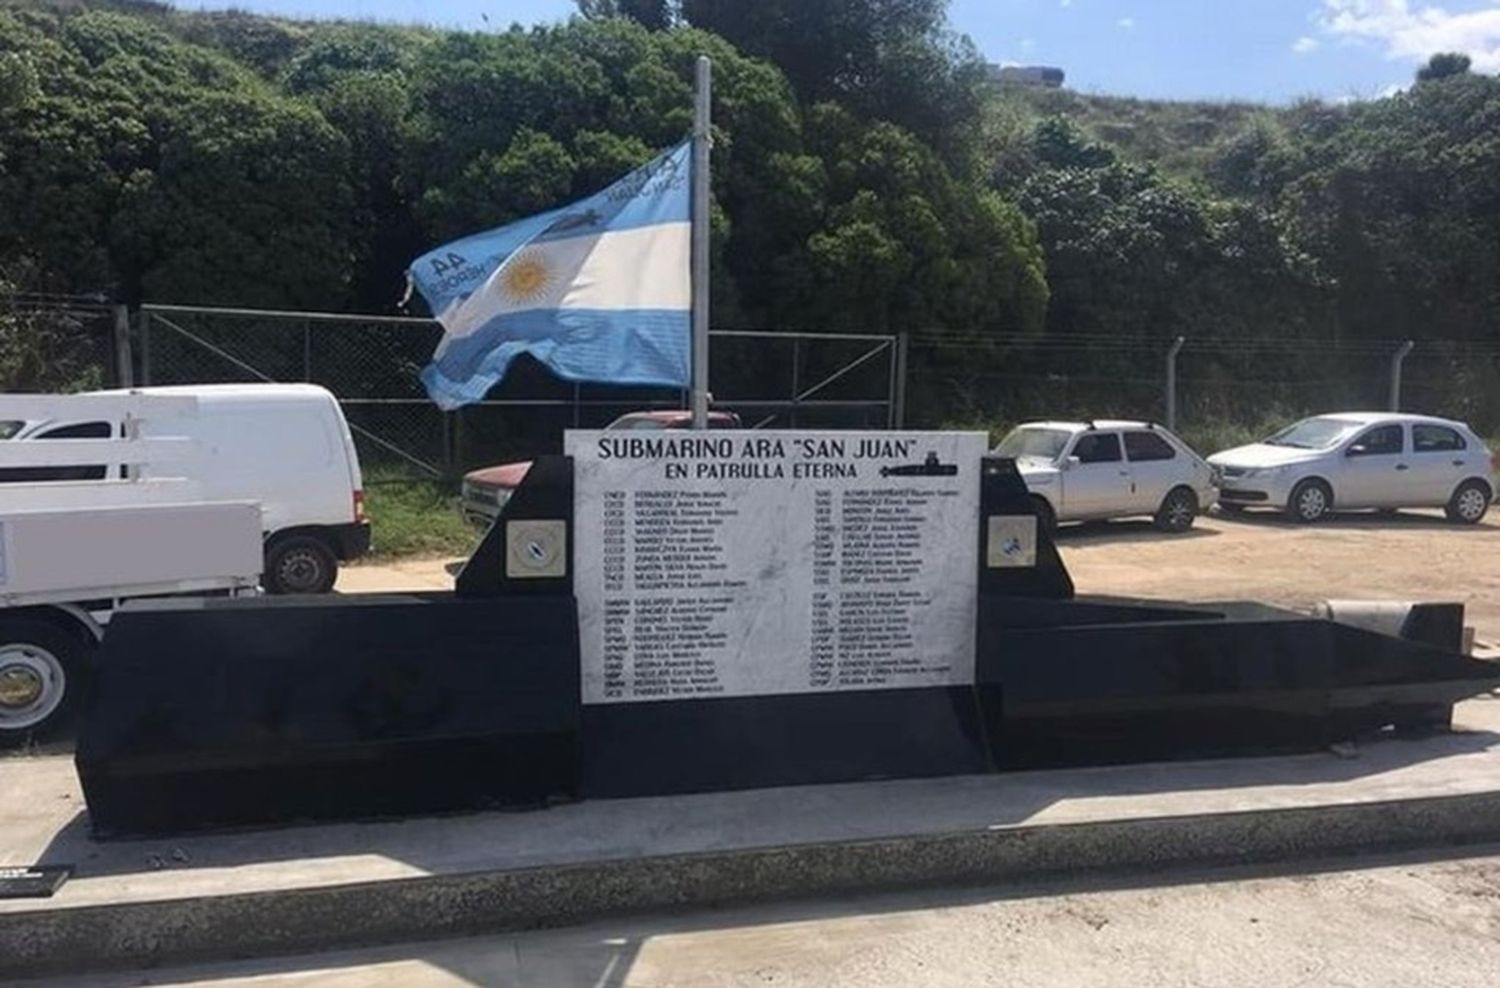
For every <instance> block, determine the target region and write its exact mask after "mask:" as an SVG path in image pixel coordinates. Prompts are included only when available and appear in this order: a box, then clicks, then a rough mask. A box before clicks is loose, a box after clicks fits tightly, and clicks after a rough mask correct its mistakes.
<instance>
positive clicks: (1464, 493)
mask: <svg viewBox="0 0 1500 988" xmlns="http://www.w3.org/2000/svg"><path fill="white" fill-rule="evenodd" d="M1208 462H1209V463H1210V464H1212V465H1213V467H1214V469H1215V471H1216V473H1217V476H1218V481H1219V507H1220V509H1221V510H1224V511H1228V512H1234V511H1240V510H1243V509H1244V508H1251V507H1262V508H1275V509H1277V510H1280V511H1284V512H1285V513H1286V514H1287V516H1288V517H1290V518H1292V519H1293V520H1295V521H1300V522H1314V521H1318V520H1319V519H1320V518H1323V517H1324V516H1326V515H1327V514H1328V513H1329V512H1331V511H1335V510H1340V511H1342V510H1345V509H1350V510H1358V509H1376V510H1394V509H1396V508H1444V509H1446V511H1447V513H1448V517H1449V518H1450V519H1451V520H1453V521H1455V522H1460V523H1463V524H1467V525H1474V524H1477V523H1478V522H1479V521H1480V519H1482V518H1483V517H1484V516H1485V513H1486V512H1487V511H1489V508H1490V502H1491V501H1492V500H1493V499H1494V496H1495V460H1494V457H1493V456H1492V454H1491V453H1490V450H1489V448H1488V447H1487V446H1485V444H1484V441H1483V440H1481V439H1480V438H1479V437H1478V436H1477V435H1475V434H1474V431H1473V430H1472V429H1470V428H1469V427H1468V426H1467V425H1465V424H1464V423H1462V422H1454V421H1452V420H1451V419H1440V418H1433V417H1431V416H1428V415H1403V414H1400V413H1396V412H1347V413H1340V414H1337V415H1319V416H1317V417H1316V418H1310V419H1303V420H1302V421H1300V422H1298V423H1296V424H1295V425H1292V426H1289V427H1287V428H1286V429H1283V430H1282V431H1280V432H1278V433H1276V435H1274V436H1271V437H1270V438H1269V439H1266V440H1265V441H1263V442H1258V443H1251V444H1250V445H1249V446H1239V447H1236V448H1234V449H1226V450H1225V451H1224V452H1222V453H1215V454H1214V455H1213V456H1210V457H1209V458H1208Z"/></svg>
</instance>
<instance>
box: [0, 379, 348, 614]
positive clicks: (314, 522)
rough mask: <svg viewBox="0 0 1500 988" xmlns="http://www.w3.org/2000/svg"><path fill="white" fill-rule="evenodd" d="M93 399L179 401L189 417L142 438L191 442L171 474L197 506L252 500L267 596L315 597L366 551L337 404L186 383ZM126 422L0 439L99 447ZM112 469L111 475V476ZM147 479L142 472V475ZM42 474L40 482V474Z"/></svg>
mask: <svg viewBox="0 0 1500 988" xmlns="http://www.w3.org/2000/svg"><path fill="white" fill-rule="evenodd" d="M95 394H109V395H120V394H144V395H181V396H184V397H191V398H196V399H197V402H198V414H197V415H196V416H195V417H193V418H189V419H183V420H179V421H172V420H165V421H157V422H153V421H151V420H149V419H148V420H146V421H144V422H142V423H141V427H140V428H141V435H142V436H144V437H152V436H186V437H187V438H189V439H192V440H194V441H195V442H196V444H197V450H198V452H197V455H196V456H194V457H193V458H192V460H191V461H189V462H185V463H179V464H173V465H172V467H171V468H170V469H171V471H172V475H173V476H178V477H186V478H188V479H190V480H192V481H195V482H196V483H197V484H198V485H199V489H200V490H201V496H202V498H203V499H204V500H206V501H255V502H258V503H259V504H260V506H261V527H262V530H263V532H264V535H265V568H264V570H263V572H262V576H261V585H262V586H263V587H264V588H265V590H266V592H268V593H324V592H326V591H328V590H330V589H332V587H333V583H334V580H335V579H336V578H337V576H338V565H339V562H340V561H348V560H351V559H355V558H358V557H359V556H361V555H363V554H364V553H366V552H367V551H369V548H370V523H369V520H368V519H367V518H366V517H365V511H364V489H363V480H362V478H361V476H360V470H359V459H358V457H357V455H356V454H355V451H354V440H353V438H352V437H351V436H350V434H349V424H348V423H347V422H346V421H345V420H344V413H343V411H342V410H341V409H340V408H339V404H338V401H337V400H335V399H334V397H333V395H332V394H330V393H329V392H328V391H327V390H326V389H324V388H320V387H317V386H316V385H312V384H193V385H180V386H172V387H151V388H137V389H135V390H134V391H131V392H124V391H105V392H95ZM125 427H126V426H125V423H123V422H106V421H102V420H97V419H96V420H89V419H87V418H84V417H78V418H71V419H63V418H53V419H49V420H46V421H29V422H17V421H0V439H12V440H26V439H107V438H112V437H120V436H122V435H123V434H124V429H125ZM108 469H111V468H106V467H104V466H73V467H27V468H10V469H5V470H0V483H4V482H12V483H13V482H18V481H42V480H93V479H105V476H106V472H107V471H108ZM112 469H115V470H119V469H122V468H120V467H115V468H112ZM142 469H143V470H144V471H145V473H144V474H143V476H146V477H149V476H151V470H152V468H151V467H150V466H147V467H144V468H142ZM41 474H46V476H42V475H41Z"/></svg>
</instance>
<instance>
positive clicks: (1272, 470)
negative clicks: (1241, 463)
mask: <svg viewBox="0 0 1500 988" xmlns="http://www.w3.org/2000/svg"><path fill="white" fill-rule="evenodd" d="M1289 469H1291V468H1290V467H1285V466H1280V467H1257V468H1255V469H1254V470H1246V471H1245V476H1246V477H1279V476H1281V475H1282V474H1284V473H1286V472H1287V470H1289Z"/></svg>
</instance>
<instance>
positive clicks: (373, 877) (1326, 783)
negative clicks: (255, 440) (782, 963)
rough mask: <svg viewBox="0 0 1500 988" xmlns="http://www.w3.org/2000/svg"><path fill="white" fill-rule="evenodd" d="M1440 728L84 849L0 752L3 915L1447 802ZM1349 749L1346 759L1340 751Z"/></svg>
mask: <svg viewBox="0 0 1500 988" xmlns="http://www.w3.org/2000/svg"><path fill="white" fill-rule="evenodd" d="M1455 725H1456V726H1457V727H1458V728H1459V730H1458V731H1457V732H1456V733H1453V734H1447V735H1440V736H1437V737H1432V738H1428V739H1425V740H1421V741H1404V740H1389V741H1377V742H1373V743H1370V744H1368V745H1364V746H1361V747H1359V748H1358V749H1356V750H1354V751H1352V752H1347V751H1346V752H1343V753H1341V754H1336V753H1332V752H1325V753H1319V754H1309V755H1300V756H1290V757H1286V756H1283V757H1273V758H1242V759H1224V760H1212V761H1195V762H1181V763H1170V764H1146V765H1119V766H1109V767H1100V768H1079V769H1065V770H1051V771H1038V772H1021V773H1010V774H1003V775H991V776H970V777H956V778H943V779H910V780H892V781H886V782H869V783H851V784H846V785H834V786H815V787H794V788H786V789H769V790H758V791H752V792H730V793H704V794H699V795H691V796H674V797H655V798H644V799H627V800H604V801H589V802H582V803H575V804H571V805H567V806H558V807H554V808H552V809H549V810H546V811H539V812H518V813H480V814H470V815H464V816H454V817H439V818H420V819H413V820H404V821H390V822H376V823H362V824H340V825H330V826H317V827H289V828H284V829H280V830H258V831H247V832H243V833H230V834H215V835H206V836H196V837H182V838H175V839H170V840H131V841H113V842H108V843H102V844H101V843H96V842H94V841H91V840H90V839H89V837H88V829H87V820H86V817H85V816H84V814H83V805H82V804H83V800H82V796H81V793H80V791H79V789H78V781H77V776H76V774H75V773H74V771H73V765H72V761H71V759H68V758H66V757H46V758H16V759H8V760H0V865H7V864H17V865H18V864H29V863H33V862H42V863H68V864H74V865H76V866H77V874H76V877H75V878H74V879H73V880H72V881H71V882H69V883H68V884H67V885H66V886H65V887H64V888H63V890H62V891H61V892H60V893H59V894H58V895H57V896H56V897H55V898H53V899H51V900H46V901H45V902H39V901H38V900H26V899H12V900H0V919H3V918H4V916H5V915H6V914H9V913H18V912H23V911H31V910H36V909H39V908H41V909H46V910H58V909H72V908H77V907H81V906H91V905H99V904H104V903H121V902H143V901H156V900H163V899H179V898H186V897H192V896H206V895H224V894H234V893H247V892H267V891H276V890H285V889H293V888H303V887H308V886H337V885H343V884H352V883H358V882H371V881H384V880H391V879H400V878H415V877H423V876H431V875H462V874H469V873H475V872H481V871H496V870H507V869H520V868H536V867H541V866H547V865H554V864H561V863H577V862H590V861H611V860H624V859H633V858H637V857H640V856H642V855H648V854H649V855H671V854H694V853H712V852H725V851H731V852H732V851H737V850H744V849H753V848H765V847H775V846H788V845H811V844H819V843H829V842H841V841H858V840H870V839H878V838H891V837H903V836H908V835H918V834H958V833H972V832H983V831H986V830H995V829H1003V828H1013V827H1023V826H1037V825H1045V824H1079V823H1091V822H1101V821H1121V820H1140V819H1150V818H1161V817H1188V816H1192V815H1195V814H1207V813H1218V814H1222V813H1232V812H1245V811H1255V810H1276V809H1294V808H1300V807H1313V806H1324V805H1346V804H1359V803H1377V802H1384V801H1390V800H1400V799H1411V798H1424V797H1438V796H1461V795H1468V794H1475V793H1487V792H1491V791H1492V790H1493V789H1494V788H1495V780H1496V779H1497V778H1500V699H1497V698H1493V697H1486V698H1481V699H1477V700H1471V701H1468V702H1466V703H1463V704H1460V705H1459V706H1458V707H1457V708H1456V714H1455ZM1351 755H1352V756H1353V757H1350V756H1351Z"/></svg>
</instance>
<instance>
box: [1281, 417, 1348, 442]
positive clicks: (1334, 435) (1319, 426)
mask: <svg viewBox="0 0 1500 988" xmlns="http://www.w3.org/2000/svg"><path fill="white" fill-rule="evenodd" d="M1358 428H1359V424H1358V423H1357V422H1346V421H1344V420H1343V419H1328V418H1317V419H1303V420H1302V421H1301V422H1298V423H1297V424H1296V425H1293V426H1289V427H1288V428H1285V429H1282V430H1281V431H1280V432H1278V433H1276V435H1274V436H1272V437H1271V438H1270V439H1267V440H1266V445H1267V446H1290V447H1291V448H1293V449H1328V448H1329V447H1331V446H1334V445H1336V444H1337V443H1338V441H1339V440H1340V439H1343V438H1344V437H1345V436H1347V435H1348V434H1349V433H1351V432H1353V431H1354V430H1355V429H1358Z"/></svg>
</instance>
